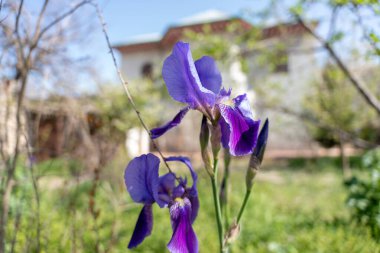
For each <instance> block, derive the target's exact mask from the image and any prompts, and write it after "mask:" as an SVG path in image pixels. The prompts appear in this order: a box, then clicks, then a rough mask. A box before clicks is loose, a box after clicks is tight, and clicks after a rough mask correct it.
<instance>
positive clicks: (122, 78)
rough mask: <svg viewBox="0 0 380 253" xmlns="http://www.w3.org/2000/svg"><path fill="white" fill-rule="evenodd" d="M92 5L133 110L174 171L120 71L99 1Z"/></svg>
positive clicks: (163, 158)
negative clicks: (153, 136)
mask: <svg viewBox="0 0 380 253" xmlns="http://www.w3.org/2000/svg"><path fill="white" fill-rule="evenodd" d="M92 5H93V6H94V8H95V9H96V13H97V15H98V18H99V21H100V23H101V26H102V30H103V34H104V38H105V39H106V42H107V46H108V49H109V53H110V54H111V57H112V61H113V65H114V67H115V69H116V72H117V75H118V77H119V80H120V82H121V83H122V85H123V88H124V91H125V94H126V95H127V97H128V101H129V103H130V104H131V105H132V108H133V110H134V111H135V112H136V115H137V118H138V119H139V121H140V123H141V125H142V127H143V128H144V130H145V131H146V132H147V133H148V135H149V138H150V140H151V142H152V144H153V147H154V148H155V149H156V150H157V152H158V153H159V154H160V156H161V158H162V160H163V162H164V163H165V165H166V167H167V169H168V170H169V172H170V173H173V172H172V170H171V169H170V167H169V164H168V163H167V162H166V160H165V156H164V155H163V154H162V152H161V150H160V149H159V147H158V145H157V143H156V142H155V140H154V139H153V138H152V134H151V132H150V130H149V128H148V126H147V125H146V124H145V122H144V120H143V118H142V117H141V113H140V111H139V110H138V109H137V106H136V104H135V102H134V100H133V98H132V95H131V93H130V91H129V88H128V85H129V84H128V82H127V81H126V80H125V79H124V77H123V75H122V74H121V71H120V68H119V66H118V64H117V61H116V57H115V54H114V52H113V49H112V46H111V42H110V39H109V36H108V33H107V29H106V23H105V22H104V18H103V15H102V12H101V10H100V8H99V6H98V4H97V3H92Z"/></svg>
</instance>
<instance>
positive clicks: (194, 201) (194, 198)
mask: <svg viewBox="0 0 380 253" xmlns="http://www.w3.org/2000/svg"><path fill="white" fill-rule="evenodd" d="M165 160H166V161H167V162H170V161H178V162H182V163H184V164H185V165H186V166H187V167H188V168H189V170H190V174H191V177H192V179H193V185H192V186H191V188H190V189H187V194H188V196H187V197H188V198H189V200H190V202H191V207H192V212H191V217H190V218H191V222H192V223H193V222H194V220H195V218H196V217H197V215H198V210H199V198H198V191H197V181H198V176H197V173H195V170H194V168H193V166H192V165H191V162H190V160H189V158H187V157H184V156H171V157H167V158H166V159H165Z"/></svg>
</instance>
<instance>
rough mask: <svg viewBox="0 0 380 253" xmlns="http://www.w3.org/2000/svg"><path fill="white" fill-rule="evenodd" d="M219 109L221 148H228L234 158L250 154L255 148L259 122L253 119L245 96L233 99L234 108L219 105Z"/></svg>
mask: <svg viewBox="0 0 380 253" xmlns="http://www.w3.org/2000/svg"><path fill="white" fill-rule="evenodd" d="M219 109H220V113H221V115H222V118H221V120H220V126H221V131H222V143H223V146H224V147H225V148H229V149H230V153H231V155H234V156H242V155H247V154H250V153H252V151H253V148H254V147H255V146H256V142H257V135H258V130H259V126H260V121H259V120H258V121H255V120H254V119H253V115H252V112H251V109H250V106H249V103H248V100H247V98H246V95H241V96H238V97H237V98H235V99H234V106H228V105H224V104H219ZM227 126H228V127H227ZM227 139H228V146H227Z"/></svg>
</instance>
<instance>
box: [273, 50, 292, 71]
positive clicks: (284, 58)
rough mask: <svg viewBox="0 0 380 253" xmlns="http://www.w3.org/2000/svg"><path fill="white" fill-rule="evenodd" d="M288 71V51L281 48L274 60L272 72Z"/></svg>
mask: <svg viewBox="0 0 380 253" xmlns="http://www.w3.org/2000/svg"><path fill="white" fill-rule="evenodd" d="M288 71H289V68H288V53H287V52H286V51H285V50H281V51H279V52H278V53H277V60H276V61H275V65H274V72H275V73H285V72H288Z"/></svg>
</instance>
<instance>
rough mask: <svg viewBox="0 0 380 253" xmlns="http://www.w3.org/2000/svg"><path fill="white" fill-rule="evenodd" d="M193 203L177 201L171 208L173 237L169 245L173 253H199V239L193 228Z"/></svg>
mask: <svg viewBox="0 0 380 253" xmlns="http://www.w3.org/2000/svg"><path fill="white" fill-rule="evenodd" d="M191 211H192V210H191V203H190V201H189V200H188V199H187V198H184V199H181V200H177V201H176V202H175V203H174V204H173V205H172V206H171V207H170V219H171V221H172V227H173V236H172V238H171V240H170V242H169V243H168V249H169V251H170V252H172V253H197V252H198V239H197V236H196V234H195V232H194V230H193V228H192V226H191Z"/></svg>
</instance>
